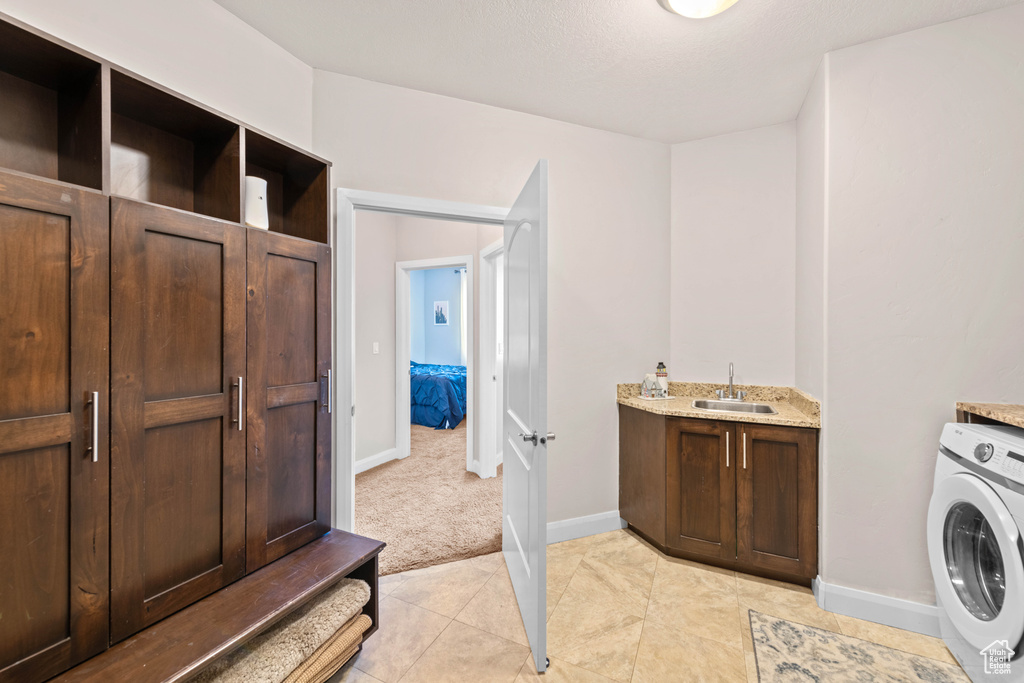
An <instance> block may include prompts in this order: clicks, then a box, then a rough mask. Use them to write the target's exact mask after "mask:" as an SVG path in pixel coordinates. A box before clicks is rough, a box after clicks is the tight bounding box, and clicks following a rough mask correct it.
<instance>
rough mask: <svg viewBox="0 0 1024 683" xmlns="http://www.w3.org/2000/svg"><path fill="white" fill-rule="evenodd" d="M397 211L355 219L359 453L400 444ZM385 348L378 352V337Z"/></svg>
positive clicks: (360, 455)
mask: <svg viewBox="0 0 1024 683" xmlns="http://www.w3.org/2000/svg"><path fill="white" fill-rule="evenodd" d="M396 232H397V217H396V216H395V215H394V214H387V213H376V212H373V211H360V212H358V213H357V214H356V223H355V243H356V259H355V286H356V292H355V317H356V325H355V327H356V329H355V345H356V348H355V373H354V375H355V402H356V415H355V420H354V421H353V422H354V425H355V439H356V459H357V460H360V459H365V458H369V457H372V456H375V455H378V454H379V453H381V452H383V451H388V450H391V449H393V448H394V447H395V245H396ZM374 342H378V343H379V344H380V353H377V354H374V353H373V343H374Z"/></svg>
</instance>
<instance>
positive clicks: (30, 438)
mask: <svg viewBox="0 0 1024 683" xmlns="http://www.w3.org/2000/svg"><path fill="white" fill-rule="evenodd" d="M107 211H108V204H107V200H106V198H104V197H103V196H102V195H99V194H98V193H92V192H86V191H81V190H76V189H74V188H70V187H68V186H65V185H61V184H57V183H49V182H45V181H41V180H36V179H30V178H25V177H23V176H18V175H16V174H7V173H3V172H0V292H2V293H3V296H0V681H15V680H16V681H42V680H46V679H48V678H50V677H52V676H54V675H55V674H57V673H59V672H60V671H62V670H64V669H67V668H69V667H71V666H73V665H75V664H77V663H78V662H81V661H83V660H84V659H86V658H88V657H90V656H92V655H94V654H96V653H98V652H100V651H102V650H103V649H104V648H105V647H106V645H107V633H108V631H107V628H108V618H109V584H108V582H107V576H108V573H107V559H108V555H107V551H106V548H107V529H108V516H107V515H108V511H109V507H108V505H109V503H108V484H109V478H108V460H107V458H108V444H107V438H106V430H107V427H108V424H109V423H108V418H109V412H108V409H107V405H108V404H107V398H108V395H109V394H108V390H107V386H108V383H109V364H108V360H107V359H108V343H109V337H110V327H109V306H108V301H109V298H108V296H109V294H108V293H109V279H108V278H109V237H108V235H109V232H108V231H109V223H108V212H107ZM92 392H97V398H98V405H97V404H96V403H93V402H92V400H91V398H92ZM94 415H95V418H96V421H97V425H98V426H97V428H96V429H95V430H94V429H93V426H92V422H93V417H94ZM94 440H95V451H94V450H93V443H94ZM94 454H95V460H96V462H93V456H94Z"/></svg>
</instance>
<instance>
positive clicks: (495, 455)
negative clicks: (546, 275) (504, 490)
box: [477, 239, 505, 478]
mask: <svg viewBox="0 0 1024 683" xmlns="http://www.w3.org/2000/svg"><path fill="white" fill-rule="evenodd" d="M504 253H505V241H504V240H503V239H500V240H498V241H497V242H493V243H492V244H488V245H487V246H486V247H484V248H483V249H481V250H480V377H481V379H482V381H481V383H480V387H481V391H480V411H479V412H480V415H482V416H483V417H482V418H481V419H480V421H479V422H477V424H478V425H479V426H480V429H479V432H480V449H479V450H478V451H477V452H478V453H479V461H480V471H479V472H477V474H479V475H480V476H481V477H484V478H489V477H496V476H498V465H500V464H501V455H502V454H501V453H499V452H498V451H497V448H496V447H495V444H496V443H497V442H498V435H499V433H500V431H501V428H502V426H501V423H500V422H499V421H498V418H499V412H498V401H499V400H500V399H499V397H498V396H497V394H496V393H495V387H494V382H493V381H489V380H488V378H489V377H494V375H495V374H496V373H497V368H496V367H495V365H496V363H495V362H494V360H495V358H494V348H495V346H496V345H497V343H498V340H497V339H496V338H495V333H496V332H497V326H498V321H497V313H498V311H497V308H496V306H495V305H494V302H495V297H496V296H497V291H496V287H495V279H496V278H498V277H504V275H505V274H504V273H502V272H499V271H498V269H497V267H496V265H497V264H496V263H495V259H496V258H497V257H498V256H500V255H501V254H504ZM488 416H489V417H488Z"/></svg>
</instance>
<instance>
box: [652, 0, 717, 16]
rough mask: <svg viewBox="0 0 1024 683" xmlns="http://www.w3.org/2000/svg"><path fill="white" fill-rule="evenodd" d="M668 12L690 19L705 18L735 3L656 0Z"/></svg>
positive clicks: (710, 0)
mask: <svg viewBox="0 0 1024 683" xmlns="http://www.w3.org/2000/svg"><path fill="white" fill-rule="evenodd" d="M658 2H659V3H660V4H661V6H662V7H664V8H665V9H667V10H668V11H669V12H673V13H675V14H681V15H682V16H684V17H689V18H690V19H706V18H707V17H713V16H715V15H716V14H718V13H719V12H724V11H725V10H727V9H729V8H730V7H732V6H733V5H735V4H736V0H658Z"/></svg>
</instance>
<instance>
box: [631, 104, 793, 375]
mask: <svg viewBox="0 0 1024 683" xmlns="http://www.w3.org/2000/svg"><path fill="white" fill-rule="evenodd" d="M795 147H796V129H795V126H794V124H793V123H784V124H781V125H777V126H769V127H767V128H758V129H756V130H749V131H743V132H741V133H733V134H731V135H722V136H719V137H714V138H708V139H705V140H696V141H694V142H687V143H683V144H679V145H673V146H672V247H671V254H672V275H671V277H672V285H671V287H672V304H671V309H670V312H671V319H672V326H671V348H672V355H671V357H670V358H669V359H668V361H667V362H668V363H669V375H670V377H671V378H673V379H680V380H685V381H693V382H724V381H726V380H727V379H728V370H729V363H730V361H731V362H734V363H735V366H736V382H738V383H741V384H771V385H779V386H792V384H793V381H794V369H793V363H794V353H795V351H794V335H795V323H794V315H795V311H794V309H795V305H794V268H795V265H794V261H795V252H794V249H795V246H794V245H795V229H794V221H795V218H794V211H795V203H796V199H795V192H796V189H795V187H796V170H795V153H796V152H795ZM655 248H656V247H655V245H654V244H651V245H649V246H648V247H647V250H648V253H651V252H652V251H653V249H655ZM659 360H660V359H659ZM648 371H653V367H651V368H649V369H648Z"/></svg>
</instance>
